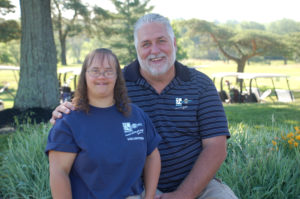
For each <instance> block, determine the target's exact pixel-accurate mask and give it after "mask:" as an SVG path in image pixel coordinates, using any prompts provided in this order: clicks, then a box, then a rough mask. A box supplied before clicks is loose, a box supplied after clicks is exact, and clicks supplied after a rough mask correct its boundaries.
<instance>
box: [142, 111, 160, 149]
mask: <svg viewBox="0 0 300 199" xmlns="http://www.w3.org/2000/svg"><path fill="white" fill-rule="evenodd" d="M144 115H145V124H146V136H147V155H150V154H151V153H152V152H153V151H154V149H155V148H156V147H157V146H158V144H159V142H160V141H161V137H160V135H159V134H158V133H157V131H156V129H155V127H154V125H153V123H152V121H151V120H150V118H149V117H148V115H147V114H146V113H144Z"/></svg>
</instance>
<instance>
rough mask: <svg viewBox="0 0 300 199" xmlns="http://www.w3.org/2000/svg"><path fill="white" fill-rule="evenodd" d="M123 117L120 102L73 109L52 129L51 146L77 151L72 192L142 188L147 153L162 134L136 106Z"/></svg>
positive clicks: (122, 194) (110, 194)
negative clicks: (119, 106)
mask: <svg viewBox="0 0 300 199" xmlns="http://www.w3.org/2000/svg"><path fill="white" fill-rule="evenodd" d="M131 107H132V113H131V115H130V116H129V117H125V116H123V115H122V113H120V112H119V111H118V110H117V108H116V106H112V107H109V108H97V107H93V106H91V107H90V111H89V113H88V114H86V113H85V112H83V111H72V112H71V113H70V114H68V115H64V116H63V118H62V119H58V120H57V121H56V124H55V125H54V126H53V128H52V129H51V130H50V133H49V137H48V143H47V146H46V152H48V151H49V150H54V151H63V152H71V153H77V156H76V158H75V160H74V163H73V166H72V169H71V171H70V174H69V176H70V181H71V187H72V194H73V198H75V199H76V198H80V199H82V198H86V199H88V198H101V199H105V198H107V199H111V198H116V199H118V198H120V199H121V198H126V197H127V196H131V195H138V194H141V193H142V191H143V182H142V179H141V175H142V171H143V168H144V164H145V160H146V157H147V155H149V154H151V153H152V151H153V150H154V149H155V148H156V147H157V145H158V143H159V141H160V139H161V138H160V136H159V135H158V134H157V132H156V130H155V128H154V127H153V124H152V122H151V120H150V119H149V118H148V116H147V115H146V114H145V113H144V112H143V111H142V110H141V109H140V108H138V107H137V106H135V105H133V104H132V105H131Z"/></svg>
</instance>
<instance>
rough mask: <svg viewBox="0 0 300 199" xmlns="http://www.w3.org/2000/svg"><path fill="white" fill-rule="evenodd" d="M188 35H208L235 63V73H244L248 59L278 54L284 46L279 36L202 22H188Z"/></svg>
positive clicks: (194, 20)
mask: <svg viewBox="0 0 300 199" xmlns="http://www.w3.org/2000/svg"><path fill="white" fill-rule="evenodd" d="M188 23H189V25H190V31H191V32H190V34H191V35H193V36H195V35H203V34H208V35H209V36H210V38H211V41H212V43H213V45H214V46H215V47H217V48H218V49H219V50H220V52H221V53H222V54H223V55H224V56H225V57H226V58H227V59H230V60H233V61H235V62H236V63H237V72H244V70H245V65H246V62H247V60H248V59H250V58H252V57H255V56H262V55H265V54H268V55H271V54H272V55H274V54H280V53H281V52H283V51H282V50H284V49H286V46H285V44H284V43H283V42H281V39H282V37H280V36H279V35H275V34H271V33H267V32H265V31H261V30H243V31H237V30H233V29H232V28H227V27H221V26H217V25H215V24H213V23H210V22H207V21H204V20H197V19H193V20H189V21H188Z"/></svg>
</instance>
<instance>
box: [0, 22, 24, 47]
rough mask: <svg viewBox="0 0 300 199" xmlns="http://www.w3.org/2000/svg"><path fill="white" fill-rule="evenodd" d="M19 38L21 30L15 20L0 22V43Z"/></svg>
mask: <svg viewBox="0 0 300 199" xmlns="http://www.w3.org/2000/svg"><path fill="white" fill-rule="evenodd" d="M20 38H21V28H20V25H19V23H18V22H17V21H15V20H5V21H4V20H0V42H8V41H11V40H14V39H20Z"/></svg>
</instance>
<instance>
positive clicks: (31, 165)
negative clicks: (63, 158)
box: [0, 124, 51, 199]
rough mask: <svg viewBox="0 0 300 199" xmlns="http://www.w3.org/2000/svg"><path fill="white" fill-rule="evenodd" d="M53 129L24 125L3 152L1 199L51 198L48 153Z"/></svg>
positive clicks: (0, 174)
mask: <svg viewBox="0 0 300 199" xmlns="http://www.w3.org/2000/svg"><path fill="white" fill-rule="evenodd" d="M48 131H49V125H45V124H39V125H28V124H27V125H20V126H19V128H18V129H17V130H16V132H15V133H14V134H13V136H10V137H9V139H8V143H7V148H6V149H5V150H2V151H1V153H0V155H1V160H2V162H1V166H0V179H1V180H0V198H1V197H3V198H9V199H14V198H15V199H17V198H28V199H31V198H40V199H46V198H51V195H50V189H49V175H48V161H47V157H46V155H45V153H44V149H45V145H46V140H47V135H48Z"/></svg>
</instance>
